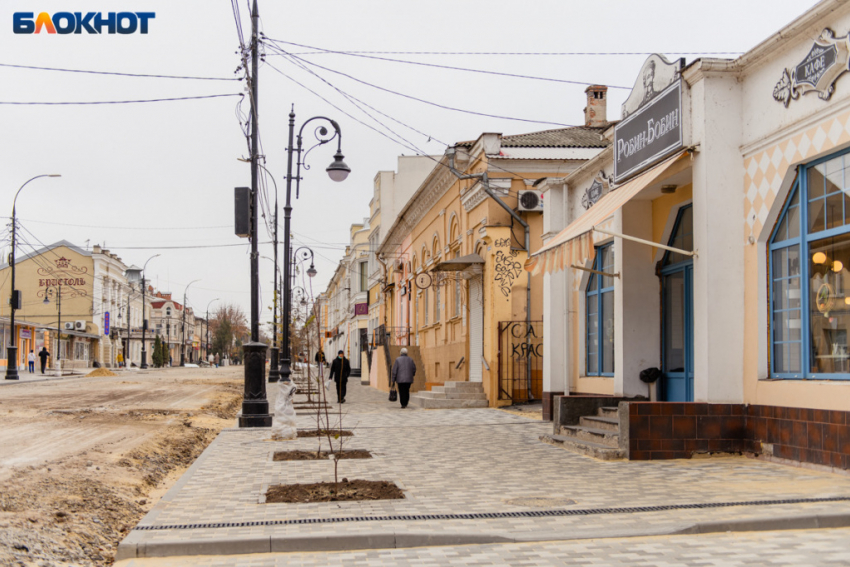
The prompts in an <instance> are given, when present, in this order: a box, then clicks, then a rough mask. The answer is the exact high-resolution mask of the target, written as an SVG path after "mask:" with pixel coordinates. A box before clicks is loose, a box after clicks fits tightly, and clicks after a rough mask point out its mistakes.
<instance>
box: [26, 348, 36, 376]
mask: <svg viewBox="0 0 850 567" xmlns="http://www.w3.org/2000/svg"><path fill="white" fill-rule="evenodd" d="M27 367H28V368H29V371H30V374H33V373H34V372H35V353H34V352H33V351H30V353H29V354H28V355H27Z"/></svg>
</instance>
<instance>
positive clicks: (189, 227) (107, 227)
mask: <svg viewBox="0 0 850 567" xmlns="http://www.w3.org/2000/svg"><path fill="white" fill-rule="evenodd" d="M2 218H7V219H8V218H11V217H2ZM18 220H20V221H24V222H34V223H38V224H52V225H56V226H73V227H76V228H106V229H110V230H202V229H208V228H230V226H231V225H229V224H222V225H213V226H170V227H165V226H163V227H160V226H102V225H92V224H72V223H65V222H50V221H42V220H35V219H22V218H20V217H18Z"/></svg>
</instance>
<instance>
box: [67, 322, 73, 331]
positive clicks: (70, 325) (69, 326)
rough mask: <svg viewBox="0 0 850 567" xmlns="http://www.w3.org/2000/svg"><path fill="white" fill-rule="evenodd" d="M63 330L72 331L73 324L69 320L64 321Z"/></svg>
mask: <svg viewBox="0 0 850 567" xmlns="http://www.w3.org/2000/svg"><path fill="white" fill-rule="evenodd" d="M65 330H66V331H73V330H74V324H73V323H70V322H67V323H65Z"/></svg>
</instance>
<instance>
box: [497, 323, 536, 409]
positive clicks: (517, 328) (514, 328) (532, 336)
mask: <svg viewBox="0 0 850 567" xmlns="http://www.w3.org/2000/svg"><path fill="white" fill-rule="evenodd" d="M542 397H543V321H531V322H526V321H502V322H500V323H499V399H500V400H511V401H513V402H514V403H517V402H527V401H530V400H539V399H541V398H542Z"/></svg>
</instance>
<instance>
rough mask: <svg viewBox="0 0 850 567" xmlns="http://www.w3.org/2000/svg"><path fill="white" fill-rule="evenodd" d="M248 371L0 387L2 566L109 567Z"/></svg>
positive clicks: (236, 399)
mask: <svg viewBox="0 0 850 567" xmlns="http://www.w3.org/2000/svg"><path fill="white" fill-rule="evenodd" d="M242 372H243V368H242V367H231V368H219V369H215V368H212V369H199V368H173V369H168V370H151V371H145V372H133V371H125V372H121V373H119V374H118V375H117V376H115V377H84V378H66V379H62V380H53V381H48V382H33V383H21V384H12V385H5V384H4V385H3V386H2V387H0V565H15V566H18V565H20V566H30V565H33V566H35V565H104V564H108V563H111V562H112V557H113V554H114V550H115V546H116V545H117V544H118V542H119V541H120V540H121V539H122V538H123V537H124V535H126V533H127V532H128V531H129V529H130V528H131V527H132V526H133V525H135V524H136V523H137V522H138V520H139V519H140V518H141V517H142V516H143V515H144V514H145V513H146V512H147V510H149V509H150V507H151V506H152V505H153V503H154V502H155V501H156V500H157V499H158V498H159V497H161V496H162V494H163V493H164V492H165V491H166V490H167V489H168V487H169V486H170V485H171V484H173V482H174V481H175V480H176V479H177V478H179V476H180V474H181V473H182V472H183V471H184V470H185V469H186V468H187V467H188V466H189V465H191V463H192V462H193V461H194V460H195V459H196V458H197V456H198V455H200V453H201V452H202V451H203V450H204V448H205V447H206V446H207V445H208V444H209V443H210V442H211V441H212V439H213V438H214V437H215V436H216V434H217V433H218V431H219V430H221V429H222V428H223V427H230V426H232V425H233V423H234V421H233V418H234V417H235V416H236V413H237V411H238V410H239V405H240V403H241V400H242V397H241V389H242Z"/></svg>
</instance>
